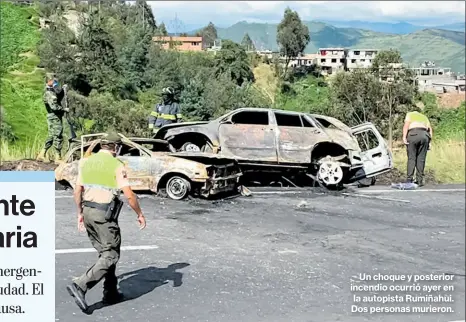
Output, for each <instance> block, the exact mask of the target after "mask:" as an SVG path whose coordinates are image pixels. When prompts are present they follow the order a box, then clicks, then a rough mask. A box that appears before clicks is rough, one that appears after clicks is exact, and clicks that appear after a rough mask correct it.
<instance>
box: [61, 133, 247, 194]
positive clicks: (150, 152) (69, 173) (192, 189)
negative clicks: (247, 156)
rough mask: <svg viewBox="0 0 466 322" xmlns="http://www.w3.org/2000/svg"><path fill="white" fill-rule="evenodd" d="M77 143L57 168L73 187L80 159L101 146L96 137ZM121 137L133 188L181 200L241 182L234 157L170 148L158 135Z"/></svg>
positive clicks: (232, 188)
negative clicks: (157, 137) (172, 150)
mask: <svg viewBox="0 0 466 322" xmlns="http://www.w3.org/2000/svg"><path fill="white" fill-rule="evenodd" d="M91 136H94V137H95V136H100V137H101V134H97V135H90V136H83V138H82V143H81V144H79V145H78V146H76V147H74V148H73V149H71V150H70V151H68V153H67V154H66V156H65V159H64V162H63V163H62V164H60V165H59V166H58V167H57V168H56V169H55V178H56V180H57V182H59V183H61V184H62V185H65V186H70V187H72V188H74V185H75V182H76V179H77V175H78V166H79V162H80V160H81V159H83V158H86V157H87V156H89V155H91V154H92V153H96V152H97V151H98V150H99V149H100V139H99V138H94V139H91V140H89V141H87V142H84V138H89V137H91ZM121 137H122V145H121V149H120V151H119V153H118V155H117V158H118V159H120V160H121V161H123V162H124V163H125V164H126V167H127V169H128V172H127V174H128V179H129V182H130V184H131V188H132V189H133V190H135V191H152V192H154V193H157V194H159V195H162V196H168V197H170V198H171V199H175V200H180V199H183V198H185V197H186V196H187V195H188V194H190V193H193V194H194V195H199V196H202V197H209V196H213V195H216V194H219V193H221V192H234V191H235V190H236V189H237V188H238V186H239V179H240V176H241V171H240V169H239V167H238V165H237V163H236V162H235V161H234V160H231V159H228V158H223V157H221V156H219V155H214V154H205V153H203V154H202V155H197V153H186V152H185V153H183V152H181V153H173V152H170V150H169V148H168V144H167V142H165V141H163V140H157V139H146V138H126V137H124V136H121Z"/></svg>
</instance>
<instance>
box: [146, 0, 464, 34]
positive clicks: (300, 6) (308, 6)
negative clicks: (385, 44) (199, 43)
mask: <svg viewBox="0 0 466 322" xmlns="http://www.w3.org/2000/svg"><path fill="white" fill-rule="evenodd" d="M148 3H149V4H150V5H151V6H152V8H153V11H154V14H155V17H156V20H157V21H159V22H160V21H164V22H165V23H166V25H167V27H169V29H173V28H171V27H173V25H174V23H173V20H174V18H175V13H176V14H177V16H178V20H180V21H181V22H182V23H183V25H184V26H183V25H182V26H179V27H178V29H180V27H181V29H186V30H190V27H193V26H195V27H197V26H204V25H206V24H207V23H208V22H209V21H212V22H213V23H214V24H215V25H217V26H219V27H227V26H230V25H232V24H234V23H236V22H238V21H243V20H246V21H250V22H271V23H273V22H279V21H280V20H281V18H282V16H283V11H284V9H285V8H286V7H287V6H289V7H290V8H291V9H293V10H296V11H297V12H298V13H299V15H300V17H301V19H303V20H338V21H341V20H343V21H347V20H363V21H373V22H399V21H406V22H411V23H414V24H420V25H425V26H429V25H432V26H434V25H442V24H449V23H455V22H464V21H465V2H464V1H148ZM183 27H184V28H183Z"/></svg>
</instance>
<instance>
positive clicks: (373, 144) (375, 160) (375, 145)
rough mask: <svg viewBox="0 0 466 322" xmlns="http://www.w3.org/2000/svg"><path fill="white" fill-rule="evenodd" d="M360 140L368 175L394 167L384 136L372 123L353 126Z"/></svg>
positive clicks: (365, 170) (366, 174) (365, 171)
mask: <svg viewBox="0 0 466 322" xmlns="http://www.w3.org/2000/svg"><path fill="white" fill-rule="evenodd" d="M351 131H352V133H353V135H354V136H355V137H356V139H357V140H358V143H359V146H360V148H361V151H362V153H361V157H362V161H363V163H364V166H363V168H364V173H365V176H366V177H369V178H370V177H373V176H376V175H378V174H381V173H383V172H386V171H389V170H391V169H392V168H393V156H392V153H391V152H390V149H389V148H388V145H387V144H386V142H385V140H384V138H383V137H382V135H381V134H380V133H379V131H378V130H377V128H376V127H375V126H374V125H373V124H372V123H364V124H360V125H358V126H355V127H352V128H351Z"/></svg>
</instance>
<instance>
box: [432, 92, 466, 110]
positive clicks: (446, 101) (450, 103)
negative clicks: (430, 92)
mask: <svg viewBox="0 0 466 322" xmlns="http://www.w3.org/2000/svg"><path fill="white" fill-rule="evenodd" d="M465 100H466V98H465V93H445V94H440V95H438V98H437V101H438V103H439V106H440V107H441V108H457V107H459V106H460V105H461V103H462V102H464V101H465Z"/></svg>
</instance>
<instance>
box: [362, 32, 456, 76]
mask: <svg viewBox="0 0 466 322" xmlns="http://www.w3.org/2000/svg"><path fill="white" fill-rule="evenodd" d="M457 34H462V35H463V40H462V41H463V43H464V32H463V33H461V32H453V31H446V30H429V29H426V30H422V31H417V32H414V33H412V34H408V35H385V36H379V37H366V38H362V39H361V40H360V41H359V42H358V43H357V44H356V45H354V46H353V47H359V48H362V47H363V48H368V47H369V48H378V49H389V48H397V49H399V50H400V52H401V53H402V55H403V59H404V61H405V62H407V63H409V64H411V65H414V66H417V65H419V63H420V62H423V61H426V60H431V61H435V63H436V65H437V66H442V67H451V68H452V70H454V71H458V72H463V73H464V71H465V47H464V44H461V43H460V42H459V40H458V38H459V37H457ZM455 37H456V38H455Z"/></svg>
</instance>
